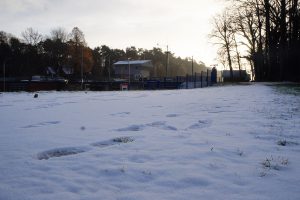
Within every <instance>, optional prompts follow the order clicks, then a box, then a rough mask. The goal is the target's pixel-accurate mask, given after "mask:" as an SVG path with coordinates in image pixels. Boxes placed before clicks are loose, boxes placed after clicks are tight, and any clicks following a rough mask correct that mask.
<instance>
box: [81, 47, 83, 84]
mask: <svg viewBox="0 0 300 200" xmlns="http://www.w3.org/2000/svg"><path fill="white" fill-rule="evenodd" d="M81 90H83V47H82V48H81Z"/></svg>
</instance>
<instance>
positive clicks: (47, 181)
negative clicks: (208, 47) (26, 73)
mask: <svg viewBox="0 0 300 200" xmlns="http://www.w3.org/2000/svg"><path fill="white" fill-rule="evenodd" d="M33 95H34V94H33V93H2V94H0V110H1V116H0V123H1V124H0V125H1V130H0V200H10V199H11V200H40V199H43V200H47V199H49V200H50V199H51V200H52V199H75V200H77V199H78V200H79V199H80V200H82V199H84V200H85V199H87V200H93V199H97V200H98V199H107V200H109V199H113V200H115V199H118V200H127V199H128V200H129V199H130V200H134V199H136V200H153V199H170V200H174V199H175V200H177V199H178V200H182V199H197V200H198V199H230V200H231V199H243V200H247V199H249V200H250V199H264V200H268V199H270V200H271V199H272V200H273V199H275V200H276V199H280V200H281V199H291V200H293V199H299V198H300V189H299V182H300V159H299V153H300V145H299V144H300V133H299V130H300V96H299V95H294V94H283V93H281V92H279V91H278V90H276V88H275V87H270V86H266V85H264V84H252V85H246V86H224V87H211V88H203V89H193V90H173V91H169V90H165V91H130V92H128V91H125V92H39V96H38V98H33Z"/></svg>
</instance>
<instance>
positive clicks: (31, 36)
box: [22, 27, 43, 46]
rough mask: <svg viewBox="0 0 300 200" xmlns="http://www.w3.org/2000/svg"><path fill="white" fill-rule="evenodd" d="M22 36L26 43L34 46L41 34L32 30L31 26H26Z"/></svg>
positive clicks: (40, 38) (41, 37)
mask: <svg viewBox="0 0 300 200" xmlns="http://www.w3.org/2000/svg"><path fill="white" fill-rule="evenodd" d="M22 37H23V39H24V40H25V42H26V43H27V44H30V45H33V46H36V45H37V44H38V43H39V42H41V41H42V39H43V36H42V35H41V34H39V32H38V31H36V30H33V28H31V27H30V28H27V29H26V30H25V31H24V32H22Z"/></svg>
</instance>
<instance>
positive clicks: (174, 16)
mask: <svg viewBox="0 0 300 200" xmlns="http://www.w3.org/2000/svg"><path fill="white" fill-rule="evenodd" d="M223 8H224V3H222V1H220V0H78V1H77V0H0V24H1V27H0V30H3V31H5V32H8V33H12V34H13V35H15V36H17V37H21V32H22V31H24V30H25V29H26V28H28V27H32V28H33V29H35V30H38V31H39V32H40V33H41V34H43V35H46V34H49V33H50V30H51V29H53V28H57V27H63V28H65V29H66V30H67V31H68V32H70V31H71V30H72V28H73V27H75V26H77V27H79V28H80V29H81V30H82V31H83V33H84V35H85V39H86V41H87V43H88V45H89V46H90V47H92V48H93V47H96V46H100V45H103V44H105V45H108V46H110V47H111V48H120V49H125V48H126V47H129V46H136V47H138V48H146V49H152V47H158V46H157V44H160V46H159V47H161V48H162V49H163V50H166V45H169V50H170V51H172V52H173V53H175V55H176V56H181V57H192V56H194V58H195V59H196V60H197V61H199V60H201V61H203V62H205V64H206V65H207V66H209V65H211V64H215V63H216V61H214V59H215V57H216V47H214V46H213V45H212V44H210V43H209V41H208V37H207V35H208V33H210V31H211V24H210V22H211V18H212V16H213V15H214V14H216V13H218V12H220V11H221V10H222V9H223Z"/></svg>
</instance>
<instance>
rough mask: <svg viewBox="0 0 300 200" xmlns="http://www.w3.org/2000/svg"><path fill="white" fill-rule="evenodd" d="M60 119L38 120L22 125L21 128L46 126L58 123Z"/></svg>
mask: <svg viewBox="0 0 300 200" xmlns="http://www.w3.org/2000/svg"><path fill="white" fill-rule="evenodd" d="M59 123H60V121H48V122H40V123H37V124H30V125H27V126H23V127H21V128H37V127H42V126H47V125H55V124H59Z"/></svg>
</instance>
